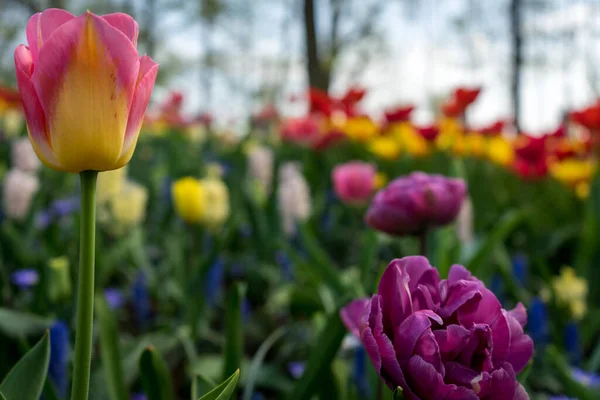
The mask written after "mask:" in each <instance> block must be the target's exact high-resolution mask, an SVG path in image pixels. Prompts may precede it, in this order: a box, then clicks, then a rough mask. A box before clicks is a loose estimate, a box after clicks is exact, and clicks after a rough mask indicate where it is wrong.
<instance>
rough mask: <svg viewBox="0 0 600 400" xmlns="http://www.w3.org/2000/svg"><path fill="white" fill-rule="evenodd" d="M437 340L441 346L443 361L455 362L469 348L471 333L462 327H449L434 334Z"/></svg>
mask: <svg viewBox="0 0 600 400" xmlns="http://www.w3.org/2000/svg"><path fill="white" fill-rule="evenodd" d="M433 334H434V335H435V339H436V340H437V342H438V346H440V351H441V353H442V360H444V361H448V360H454V359H455V358H456V357H457V356H458V354H459V353H460V352H461V351H462V350H463V349H464V348H465V347H466V346H467V344H468V343H469V339H470V337H471V332H470V331H469V330H467V329H465V328H463V327H462V326H460V325H454V324H452V325H448V327H447V328H446V329H445V330H443V329H440V330H436V331H434V332H433Z"/></svg>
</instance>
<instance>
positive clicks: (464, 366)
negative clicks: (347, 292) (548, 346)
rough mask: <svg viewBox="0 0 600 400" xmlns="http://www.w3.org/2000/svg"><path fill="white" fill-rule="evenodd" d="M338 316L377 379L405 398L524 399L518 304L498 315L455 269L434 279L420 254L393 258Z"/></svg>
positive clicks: (524, 351) (490, 298) (529, 349)
mask: <svg viewBox="0 0 600 400" xmlns="http://www.w3.org/2000/svg"><path fill="white" fill-rule="evenodd" d="M341 317H342V320H343V321H344V324H345V325H346V327H347V328H348V329H349V330H350V331H351V332H352V333H354V334H355V335H356V336H358V337H359V338H360V339H361V341H362V343H363V345H364V346H365V349H366V351H367V353H368V354H369V357H370V359H371V361H372V363H373V366H374V367H375V369H376V370H377V372H378V373H379V375H380V376H381V378H382V379H383V380H384V381H385V382H386V383H387V385H388V386H389V387H390V388H391V389H395V388H397V387H398V386H399V387H401V388H402V389H403V393H404V396H405V397H406V398H407V399H409V400H444V399H446V400H477V399H485V400H524V399H528V398H529V396H528V395H527V393H526V392H525V389H523V387H522V386H521V385H520V384H519V383H518V382H517V380H516V374H518V373H519V372H521V371H522V370H523V368H525V366H526V365H527V363H528V362H529V360H530V359H531V357H532V356H533V341H532V340H531V338H530V337H529V336H527V335H525V334H524V333H523V326H524V325H525V323H526V322H527V313H526V310H525V307H523V305H522V304H521V303H519V304H518V305H517V306H516V307H515V309H514V310H512V311H506V310H504V309H503V308H502V306H501V305H500V302H499V301H498V299H497V298H496V296H495V295H494V294H493V293H492V292H491V291H489V290H488V289H486V287H485V285H484V284H483V282H481V281H479V280H478V279H476V278H474V277H473V276H471V274H470V273H469V271H467V270H466V269H465V268H464V267H463V266H460V265H454V266H452V268H451V270H450V274H449V277H448V279H442V280H440V278H439V275H438V271H437V269H435V268H433V267H432V266H431V265H429V262H428V261H427V259H426V258H425V257H420V256H413V257H406V258H403V259H397V260H393V261H392V262H391V263H390V265H389V266H388V267H387V269H386V270H385V272H384V274H383V276H382V277H381V282H380V284H379V290H378V293H377V294H375V295H374V296H373V297H372V299H371V300H368V299H361V300H355V301H353V302H352V303H350V304H349V305H347V306H346V307H345V308H344V309H342V311H341Z"/></svg>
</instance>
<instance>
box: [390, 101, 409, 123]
mask: <svg viewBox="0 0 600 400" xmlns="http://www.w3.org/2000/svg"><path fill="white" fill-rule="evenodd" d="M414 109H415V106H413V105H407V106H400V107H396V108H393V109H390V110H387V111H386V112H385V120H386V121H387V122H388V123H393V122H405V121H408V120H410V115H411V114H412V112H413V110H414Z"/></svg>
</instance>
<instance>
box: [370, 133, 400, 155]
mask: <svg viewBox="0 0 600 400" xmlns="http://www.w3.org/2000/svg"><path fill="white" fill-rule="evenodd" d="M368 147H369V151H370V152H371V153H373V154H375V155H376V156H377V157H379V158H383V159H384V160H395V159H397V158H398V156H399V155H400V143H398V141H397V140H395V139H394V138H392V137H389V136H378V137H375V138H373V139H371V140H370V141H369V144H368Z"/></svg>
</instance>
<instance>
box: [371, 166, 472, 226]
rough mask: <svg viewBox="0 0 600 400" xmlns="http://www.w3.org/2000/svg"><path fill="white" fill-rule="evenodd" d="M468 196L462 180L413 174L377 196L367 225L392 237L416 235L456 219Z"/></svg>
mask: <svg viewBox="0 0 600 400" xmlns="http://www.w3.org/2000/svg"><path fill="white" fill-rule="evenodd" d="M466 193H467V187H466V184H465V182H464V181H463V180H462V179H455V178H448V177H445V176H442V175H428V174H426V173H424V172H413V173H412V174H410V175H407V176H404V177H401V178H397V179H394V180H393V181H392V182H390V184H389V185H388V186H386V187H385V188H383V189H381V190H380V191H379V192H377V194H376V195H375V198H374V199H373V201H372V202H371V206H370V207H369V210H368V211H367V216H366V221H367V223H368V224H369V225H371V226H372V227H373V228H375V229H377V230H379V231H382V232H386V233H389V234H391V235H399V236H400V235H416V234H420V233H422V232H424V231H426V230H427V229H428V228H430V227H435V226H442V225H446V224H448V223H450V222H452V221H454V219H455V218H456V216H457V215H458V212H459V211H460V208H461V206H462V203H463V200H464V199H465V195H466Z"/></svg>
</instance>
